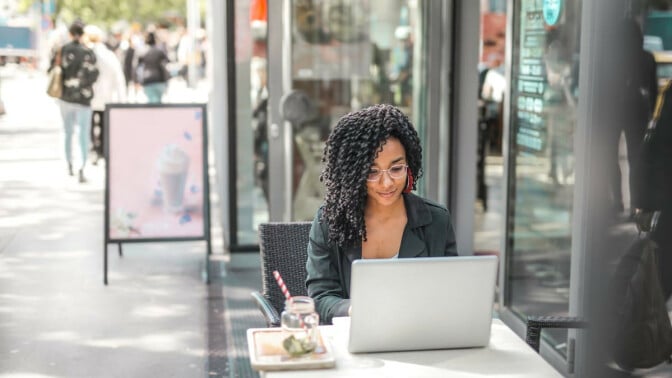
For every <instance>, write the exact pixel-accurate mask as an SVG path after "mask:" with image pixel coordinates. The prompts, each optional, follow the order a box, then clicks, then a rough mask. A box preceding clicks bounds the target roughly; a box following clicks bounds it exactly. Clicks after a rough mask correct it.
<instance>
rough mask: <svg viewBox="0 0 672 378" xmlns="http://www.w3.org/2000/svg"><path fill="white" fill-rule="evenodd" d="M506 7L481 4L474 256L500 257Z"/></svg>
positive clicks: (500, 3)
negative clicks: (494, 255) (490, 255)
mask: <svg viewBox="0 0 672 378" xmlns="http://www.w3.org/2000/svg"><path fill="white" fill-rule="evenodd" d="M505 12H506V4H505V3H504V1H499V0H497V1H486V2H481V17H480V22H481V28H480V31H481V35H480V57H479V66H478V73H479V75H478V78H479V88H478V89H479V90H478V146H477V152H478V154H477V156H478V158H477V160H476V178H477V186H476V207H475V212H476V213H475V217H474V223H475V224H474V231H475V232H474V253H475V254H497V255H498V254H499V252H500V246H501V239H502V234H503V232H502V231H503V230H502V229H501V228H502V227H501V225H502V216H503V206H502V205H503V203H502V201H501V200H500V198H501V193H502V190H503V172H504V169H503V167H504V165H503V161H502V136H503V130H504V127H503V123H504V122H503V110H504V108H503V105H504V97H505V94H506V93H507V88H506V77H505V74H506V72H505V63H504V61H505V57H506V23H507V17H506V13H505Z"/></svg>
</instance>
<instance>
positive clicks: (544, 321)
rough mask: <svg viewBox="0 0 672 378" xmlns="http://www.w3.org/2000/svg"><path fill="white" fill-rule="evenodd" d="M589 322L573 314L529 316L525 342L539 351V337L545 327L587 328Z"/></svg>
mask: <svg viewBox="0 0 672 378" xmlns="http://www.w3.org/2000/svg"><path fill="white" fill-rule="evenodd" d="M587 326H588V322H586V321H585V320H584V319H582V318H578V317H573V316H528V317H527V331H526V335H525V342H527V344H528V345H529V346H531V347H532V349H534V350H535V352H537V353H539V338H540V337H541V330H542V329H544V328H586V327H587Z"/></svg>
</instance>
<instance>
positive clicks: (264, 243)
mask: <svg viewBox="0 0 672 378" xmlns="http://www.w3.org/2000/svg"><path fill="white" fill-rule="evenodd" d="M310 226H311V222H286V223H283V222H272V223H262V224H260V225H259V246H260V252H261V278H262V281H263V282H262V283H263V286H262V293H259V292H257V291H254V292H252V297H253V298H254V299H255V301H256V303H257V307H259V310H261V313H262V314H263V315H264V318H265V319H266V324H267V325H268V327H279V326H280V314H281V313H282V310H283V309H284V307H285V297H284V296H283V294H282V292H281V291H280V288H279V287H278V284H277V282H276V281H275V277H273V271H274V270H277V271H278V272H280V275H282V280H283V281H285V285H287V289H288V290H289V292H290V294H291V295H292V296H299V295H307V291H306V259H307V258H308V254H307V248H308V236H309V233H310Z"/></svg>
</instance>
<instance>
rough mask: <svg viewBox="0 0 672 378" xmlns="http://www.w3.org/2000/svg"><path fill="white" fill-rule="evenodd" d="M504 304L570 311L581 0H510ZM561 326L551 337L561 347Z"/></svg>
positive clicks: (533, 310) (524, 311) (522, 311)
mask: <svg viewBox="0 0 672 378" xmlns="http://www.w3.org/2000/svg"><path fill="white" fill-rule="evenodd" d="M515 4H516V5H515V9H514V12H515V13H514V35H513V51H512V53H513V54H512V57H513V59H512V68H511V69H512V80H511V109H510V115H511V119H510V127H511V135H512V137H511V140H510V141H509V143H510V147H511V148H510V151H511V154H510V158H509V159H510V161H509V162H508V164H509V167H510V168H509V172H510V179H509V182H510V184H509V185H510V186H509V188H508V201H509V206H510V209H511V211H510V213H509V220H508V222H507V225H508V230H507V273H506V274H507V277H506V290H505V292H506V294H507V295H506V298H505V302H504V303H505V305H506V306H508V307H509V308H510V309H511V310H512V311H514V312H515V313H517V314H519V315H520V316H521V317H523V318H524V317H525V316H527V315H566V314H567V313H568V310H569V272H570V257H571V234H570V231H571V223H572V202H573V194H574V149H573V139H574V128H575V124H576V110H577V101H578V91H577V89H578V72H579V69H578V62H579V54H580V49H579V36H580V30H579V27H580V20H581V14H580V9H581V1H580V0H566V1H538V0H521V1H517V2H516V3H515ZM566 335H567V331H566V330H555V331H551V332H549V334H548V335H547V338H548V340H549V341H550V342H551V344H552V345H554V346H555V347H556V348H557V349H558V350H559V351H560V352H561V353H564V352H565V347H566V345H565V341H566Z"/></svg>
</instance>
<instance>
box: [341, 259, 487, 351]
mask: <svg viewBox="0 0 672 378" xmlns="http://www.w3.org/2000/svg"><path fill="white" fill-rule="evenodd" d="M496 275H497V257H496V256H460V257H428V258H414V259H371V260H364V259H362V260H356V261H355V262H353V264H352V278H351V285H350V299H351V305H352V313H351V318H350V337H349V342H348V350H349V351H350V352H351V353H359V352H390V351H408V350H422V349H449V348H469V347H482V346H486V345H487V344H488V342H489V340H490V325H491V323H492V311H493V309H492V306H493V301H494V293H495V276H496Z"/></svg>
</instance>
